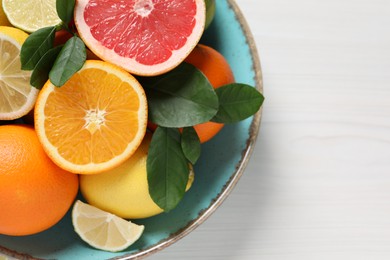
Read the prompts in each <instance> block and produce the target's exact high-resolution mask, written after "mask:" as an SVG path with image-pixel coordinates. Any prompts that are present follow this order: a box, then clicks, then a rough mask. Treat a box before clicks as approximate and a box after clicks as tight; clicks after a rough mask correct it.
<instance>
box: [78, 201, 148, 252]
mask: <svg viewBox="0 0 390 260" xmlns="http://www.w3.org/2000/svg"><path fill="white" fill-rule="evenodd" d="M72 222H73V227H74V230H75V231H76V233H77V234H78V235H79V236H80V237H81V238H82V239H83V240H84V241H85V242H86V243H88V244H89V245H90V246H92V247H95V248H97V249H101V250H106V251H111V252H117V251H121V250H124V249H126V248H128V247H129V246H130V245H132V244H133V243H134V242H135V241H137V240H138V238H139V237H140V236H141V235H142V233H143V231H144V226H143V225H137V224H134V223H132V222H131V221H127V220H125V219H123V218H120V217H118V216H115V215H113V214H111V213H108V212H106V211H103V210H101V209H98V208H96V207H94V206H91V205H89V204H86V203H84V202H81V201H80V200H77V201H76V202H75V204H74V206H73V210H72Z"/></svg>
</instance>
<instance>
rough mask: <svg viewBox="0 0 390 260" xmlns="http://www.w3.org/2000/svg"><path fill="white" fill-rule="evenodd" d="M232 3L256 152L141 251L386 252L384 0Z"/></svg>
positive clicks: (210, 258) (389, 10)
mask: <svg viewBox="0 0 390 260" xmlns="http://www.w3.org/2000/svg"><path fill="white" fill-rule="evenodd" d="M217 2H218V0H217ZM237 3H238V4H239V6H240V8H241V10H242V12H243V13H244V15H245V16H246V19H247V22H248V23H249V25H250V27H251V30H252V33H253V35H254V37H255V39H256V42H257V47H258V50H259V53H260V59H261V63H262V68H263V76H264V90H265V96H266V102H265V104H264V112H263V120H262V125H261V130H260V135H259V137H258V142H257V144H256V149H255V152H254V154H253V157H252V159H251V162H250V163H249V165H248V167H247V169H246V172H245V174H244V175H243V177H242V178H241V180H240V182H239V183H238V185H237V186H236V188H235V189H234V191H233V192H232V194H231V195H230V196H229V197H228V199H227V200H226V201H225V203H224V204H223V205H222V206H221V207H220V208H219V209H218V210H217V211H216V212H215V213H214V214H213V215H212V216H211V217H210V218H209V219H208V220H207V221H206V222H205V223H204V224H202V225H201V226H200V227H199V228H197V229H196V230H195V231H193V232H192V233H190V234H189V235H188V236H186V237H185V238H183V239H182V240H180V241H179V242H177V243H175V244H174V245H172V246H170V247H169V248H167V249H165V250H163V251H161V252H159V253H157V254H155V255H153V256H152V257H150V258H149V259H158V260H164V259H169V260H171V259H186V260H192V259H193V260H199V259H207V260H217V259H221V260H222V259H223V260H232V259H234V260H235V259H239V260H247V259H248V260H249V259H250V260H252V259H255V260H256V259H261V260H263V259H265V260H276V259H278V260H279V259H283V260H285V259H286V260H291V259H294V260H295V259H297V260H313V259H314V260H317V259H343V260H344V259H347V260H348V259H353V260H359V259H364V260H366V259H369V260H371V259H374V260H377V259H386V260H388V259H390V1H389V0H326V1H324V0H237Z"/></svg>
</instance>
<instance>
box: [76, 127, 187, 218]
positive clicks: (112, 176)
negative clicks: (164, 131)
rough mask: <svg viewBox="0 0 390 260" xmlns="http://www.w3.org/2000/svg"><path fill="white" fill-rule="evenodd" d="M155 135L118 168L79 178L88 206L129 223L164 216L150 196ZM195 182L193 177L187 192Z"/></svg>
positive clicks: (148, 137)
mask: <svg viewBox="0 0 390 260" xmlns="http://www.w3.org/2000/svg"><path fill="white" fill-rule="evenodd" d="M151 139H152V135H151V134H150V133H147V134H146V135H145V138H144V140H143V141H142V144H141V145H140V146H139V147H138V149H137V151H136V152H135V153H134V154H133V155H132V156H131V157H130V158H129V159H128V160H127V161H126V162H124V163H122V164H121V165H119V166H118V167H116V168H114V169H112V170H109V171H106V172H102V173H99V174H94V175H82V176H80V191H81V193H82V195H83V197H84V198H85V199H86V200H87V202H88V203H89V204H91V205H93V206H96V207H98V208H100V209H102V210H105V211H108V212H111V213H113V214H115V215H117V216H119V217H122V218H127V219H138V218H147V217H151V216H154V215H157V214H160V213H162V212H163V210H162V209H161V208H160V207H159V206H158V205H157V204H156V203H154V201H153V199H152V198H151V197H150V195H149V188H148V179H147V172H146V159H147V156H148V150H149V144H150V142H151ZM193 181H194V171H193V168H192V166H190V173H189V178H188V182H187V187H186V191H187V190H188V189H189V188H190V187H191V185H192V183H193Z"/></svg>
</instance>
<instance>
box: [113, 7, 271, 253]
mask: <svg viewBox="0 0 390 260" xmlns="http://www.w3.org/2000/svg"><path fill="white" fill-rule="evenodd" d="M227 2H228V4H229V6H230V7H231V8H232V10H233V12H234V13H235V15H236V18H237V21H238V22H239V23H240V25H241V28H242V30H243V32H244V35H245V37H246V40H247V44H248V46H249V49H250V54H251V58H252V62H253V71H254V73H255V75H254V80H255V87H256V89H257V90H259V91H260V92H261V93H263V76H262V70H261V64H260V58H259V57H260V56H259V53H258V51H257V47H256V42H255V40H254V37H253V34H252V32H251V30H250V28H249V25H248V23H247V21H246V19H245V18H244V15H243V14H242V12H241V10H240V8H239V6H238V4H237V3H236V1H235V0H227ZM262 111H263V108H261V109H260V110H259V111H258V112H257V113H256V114H255V115H254V116H253V119H252V122H251V125H250V128H249V138H248V140H247V142H246V146H245V148H244V150H243V151H242V155H241V159H240V161H239V162H238V164H237V165H236V169H235V172H234V173H233V174H232V176H231V177H230V179H229V180H228V181H227V182H226V184H225V185H224V187H223V188H222V190H221V192H220V193H219V194H218V195H217V196H216V197H215V198H214V200H213V201H212V202H211V203H210V206H209V207H208V208H206V209H205V210H203V211H201V212H199V215H198V217H197V218H195V219H194V220H192V221H191V222H189V223H188V224H187V225H186V226H185V227H183V228H181V229H180V230H179V231H177V232H175V233H172V234H171V235H170V236H169V237H168V238H166V239H164V240H162V241H159V242H158V243H156V244H155V245H153V246H150V247H148V248H145V249H142V250H140V251H137V252H133V253H130V254H125V255H123V256H119V257H114V258H110V260H130V259H143V258H145V257H148V256H150V255H152V254H154V253H156V252H158V251H160V250H162V249H164V248H167V247H168V246H170V245H172V244H173V243H175V242H177V241H179V240H180V239H182V238H183V237H185V236H186V235H188V234H189V233H190V232H191V231H193V230H194V229H195V228H197V227H198V226H199V225H201V224H202V223H203V222H204V221H205V220H207V219H208V218H209V217H210V216H211V215H212V213H214V211H215V210H216V209H217V208H218V207H219V206H220V205H221V204H222V203H223V202H224V200H225V199H226V198H227V197H228V196H229V194H230V193H231V192H232V190H233V188H234V187H235V186H236V184H237V183H238V181H239V179H240V178H241V176H242V175H243V173H244V170H245V168H246V166H247V164H248V162H249V159H250V157H251V155H252V153H253V150H254V147H255V144H256V140H257V136H258V134H259V130H260V124H261V116H262Z"/></svg>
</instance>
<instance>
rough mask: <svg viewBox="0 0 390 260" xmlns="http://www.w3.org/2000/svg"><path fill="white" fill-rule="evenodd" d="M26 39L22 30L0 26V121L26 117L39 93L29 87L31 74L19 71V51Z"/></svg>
mask: <svg viewBox="0 0 390 260" xmlns="http://www.w3.org/2000/svg"><path fill="white" fill-rule="evenodd" d="M27 37H28V35H27V34H26V33H25V32H23V31H22V30H19V29H16V28H13V27H7V26H0V55H1V57H2V58H1V59H0V120H12V119H16V118H19V117H22V116H24V115H26V114H27V113H28V112H29V111H30V110H31V109H32V108H33V106H34V104H35V100H36V98H37V95H38V92H39V91H38V90H37V89H36V88H34V87H32V86H31V85H30V75H31V72H28V71H23V70H21V63H20V56H19V55H20V49H21V46H22V44H23V42H24V41H25V39H26V38H27Z"/></svg>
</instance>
